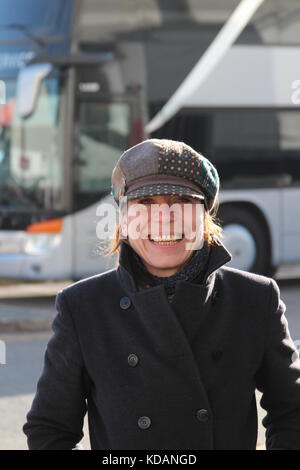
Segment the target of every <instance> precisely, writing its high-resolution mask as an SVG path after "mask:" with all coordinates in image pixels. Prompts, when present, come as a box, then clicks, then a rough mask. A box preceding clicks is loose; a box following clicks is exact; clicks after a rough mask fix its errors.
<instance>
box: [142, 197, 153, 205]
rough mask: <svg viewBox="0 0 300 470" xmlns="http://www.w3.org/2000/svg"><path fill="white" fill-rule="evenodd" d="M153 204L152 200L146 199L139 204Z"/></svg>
mask: <svg viewBox="0 0 300 470" xmlns="http://www.w3.org/2000/svg"><path fill="white" fill-rule="evenodd" d="M151 202H152V201H151V199H146V198H145V199H141V200H140V201H139V204H151Z"/></svg>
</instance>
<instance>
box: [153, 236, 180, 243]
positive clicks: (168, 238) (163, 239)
mask: <svg viewBox="0 0 300 470" xmlns="http://www.w3.org/2000/svg"><path fill="white" fill-rule="evenodd" d="M181 238H182V237H181V236H180V237H179V236H176V235H170V236H169V235H163V236H162V237H153V238H151V240H153V241H155V242H172V241H176V240H181Z"/></svg>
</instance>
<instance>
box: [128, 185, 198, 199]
mask: <svg viewBox="0 0 300 470" xmlns="http://www.w3.org/2000/svg"><path fill="white" fill-rule="evenodd" d="M172 194H176V195H178V196H191V197H195V198H197V199H201V200H205V196H204V194H203V193H201V192H200V191H199V192H197V191H195V190H194V189H192V188H189V187H188V186H182V185H179V184H166V183H160V184H157V183H156V184H147V185H144V186H141V187H139V188H137V189H134V190H132V191H128V192H127V193H126V194H125V196H127V199H128V200H131V199H136V198H140V197H142V196H160V195H172Z"/></svg>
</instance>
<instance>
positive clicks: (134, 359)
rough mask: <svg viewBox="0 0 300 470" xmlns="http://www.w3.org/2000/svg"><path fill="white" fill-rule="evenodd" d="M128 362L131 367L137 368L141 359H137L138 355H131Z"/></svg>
mask: <svg viewBox="0 0 300 470" xmlns="http://www.w3.org/2000/svg"><path fill="white" fill-rule="evenodd" d="M127 361H128V364H129V365H130V366H131V367H135V366H136V365H137V363H138V362H139V358H138V357H137V355H136V354H129V356H128V358H127Z"/></svg>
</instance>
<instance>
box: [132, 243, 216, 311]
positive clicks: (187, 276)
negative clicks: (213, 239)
mask: <svg viewBox="0 0 300 470" xmlns="http://www.w3.org/2000/svg"><path fill="white" fill-rule="evenodd" d="M132 253H133V257H134V260H135V273H136V281H137V287H138V289H139V290H142V289H147V288H149V287H152V286H156V285H159V284H163V285H164V286H165V290H166V294H167V297H168V300H169V302H172V300H173V297H174V295H175V289H176V284H177V282H178V281H190V282H192V281H194V282H195V281H196V282H198V283H201V282H202V280H203V276H204V274H205V267H206V266H207V261H208V257H209V246H208V245H207V243H206V242H204V244H203V247H202V248H201V249H200V250H195V251H194V253H193V254H192V256H191V258H190V259H189V261H188V263H187V264H186V265H185V266H184V267H183V268H182V269H181V270H180V271H178V272H177V273H175V274H173V275H171V276H168V277H160V276H155V275H154V274H151V273H150V272H149V271H148V270H147V268H146V266H145V264H144V263H143V261H142V259H141V257H140V256H139V255H138V254H137V253H136V252H135V251H134V250H132Z"/></svg>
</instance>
